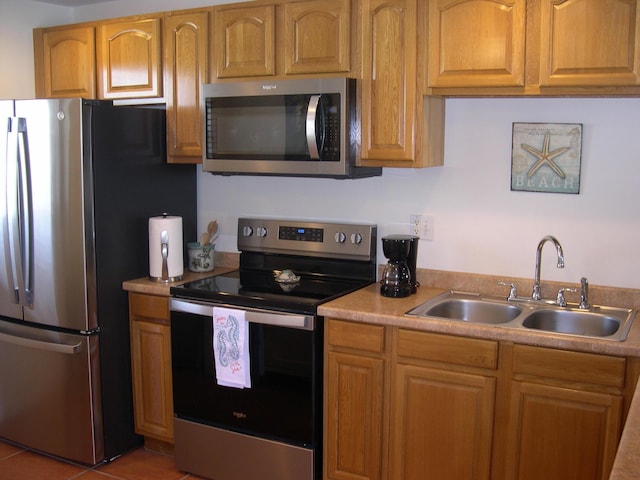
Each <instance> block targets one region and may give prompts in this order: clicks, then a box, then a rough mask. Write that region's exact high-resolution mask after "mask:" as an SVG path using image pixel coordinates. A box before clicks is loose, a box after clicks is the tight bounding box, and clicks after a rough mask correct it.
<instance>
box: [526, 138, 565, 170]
mask: <svg viewBox="0 0 640 480" xmlns="http://www.w3.org/2000/svg"><path fill="white" fill-rule="evenodd" d="M549 138H550V137H549V132H547V133H545V135H544V142H543V145H542V151H538V150H536V149H535V148H533V147H532V146H530V145H525V144H524V143H523V144H522V148H523V149H524V150H526V151H527V152H529V153H530V154H531V155H533V156H534V157H536V158H537V159H538V161H537V162H536V163H534V164H533V166H532V167H531V168H530V169H529V171H528V172H527V177H531V176H532V175H533V174H534V173H536V171H537V170H538V169H539V168H540V167H542V166H543V165H548V166H549V167H550V168H551V170H553V171H554V172H556V174H557V175H558V176H559V177H560V178H566V175H565V173H564V172H563V171H562V169H561V168H560V167H559V166H558V165H557V164H556V163H555V162H554V161H553V159H554V158H556V157H559V156H560V155H562V154H563V153H564V152H566V151H568V150H570V149H571V148H570V147H562V148H557V149H555V150H553V151H552V152H550V151H549Z"/></svg>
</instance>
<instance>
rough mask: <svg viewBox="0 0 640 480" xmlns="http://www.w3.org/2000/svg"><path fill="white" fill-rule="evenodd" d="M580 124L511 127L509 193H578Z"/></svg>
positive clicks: (528, 124)
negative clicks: (510, 191) (511, 191)
mask: <svg viewBox="0 0 640 480" xmlns="http://www.w3.org/2000/svg"><path fill="white" fill-rule="evenodd" d="M581 149H582V124H579V123H514V124H513V140H512V152H511V190H513V191H525V192H547V193H579V192H580V164H581V154H582V152H581Z"/></svg>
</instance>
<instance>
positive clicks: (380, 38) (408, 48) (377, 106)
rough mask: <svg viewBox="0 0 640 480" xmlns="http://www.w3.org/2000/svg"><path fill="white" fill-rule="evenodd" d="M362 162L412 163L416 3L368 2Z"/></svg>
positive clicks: (396, 0) (402, 0)
mask: <svg viewBox="0 0 640 480" xmlns="http://www.w3.org/2000/svg"><path fill="white" fill-rule="evenodd" d="M363 12H364V15H365V18H364V21H363V42H362V43H363V48H362V51H363V62H362V63H363V67H364V71H363V76H362V124H363V125H362V127H363V128H362V158H363V159H376V160H387V161H388V160H395V161H399V162H402V161H405V162H406V161H408V162H411V161H413V160H414V151H413V146H414V145H415V141H416V139H415V136H414V134H415V133H416V131H415V129H414V124H415V121H416V110H415V108H414V107H415V105H416V102H417V101H418V100H419V99H420V96H419V95H417V92H416V84H415V79H416V59H417V56H416V40H417V38H416V35H417V32H416V18H417V17H416V15H417V0H364V1H363Z"/></svg>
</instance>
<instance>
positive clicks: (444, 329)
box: [318, 284, 640, 357]
mask: <svg viewBox="0 0 640 480" xmlns="http://www.w3.org/2000/svg"><path fill="white" fill-rule="evenodd" d="M443 291H444V290H443V289H438V288H430V287H420V288H419V289H418V292H417V293H416V294H415V295H411V296H410V297H405V298H388V297H383V296H382V295H380V293H379V292H380V289H379V286H378V285H377V284H373V285H369V286H368V287H366V288H363V289H361V290H358V291H357V292H354V293H351V294H349V295H345V296H344V297H340V298H338V299H336V300H333V301H331V302H328V303H325V304H323V305H320V307H319V309H318V313H319V314H320V315H322V316H325V317H333V318H340V319H343V320H352V321H355V322H364V323H373V324H379V325H388V326H396V327H404V328H411V329H414V330H424V331H429V332H439V333H446V334H450V335H462V336H466V337H476V338H485V339H492V340H503V341H510V342H517V343H523V344H528V345H537V346H543V347H551V348H563V349H567V350H576V351H583V352H592V353H604V354H609V355H623V356H624V355H628V356H638V357H640V321H636V322H634V324H633V326H632V327H631V331H630V332H629V336H628V337H627V340H626V341H624V342H614V341H611V340H601V339H592V338H583V337H575V336H571V335H562V334H554V333H543V332H539V331H535V330H528V329H513V328H503V327H498V326H494V325H480V324H471V323H467V322H460V321H456V320H444V319H436V318H417V317H409V316H406V315H405V312H407V311H408V310H411V309H412V308H413V307H416V306H418V305H420V304H421V303H423V302H425V301H427V300H429V299H431V298H433V297H434V296H436V295H438V294H439V293H442V292H443Z"/></svg>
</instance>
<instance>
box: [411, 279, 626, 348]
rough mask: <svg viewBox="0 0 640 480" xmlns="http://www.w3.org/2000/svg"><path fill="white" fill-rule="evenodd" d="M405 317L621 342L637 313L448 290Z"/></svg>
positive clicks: (614, 308)
mask: <svg viewBox="0 0 640 480" xmlns="http://www.w3.org/2000/svg"><path fill="white" fill-rule="evenodd" d="M406 314H407V315H409V316H415V317H425V318H434V317H435V318H444V319H447V320H453V321H460V322H467V323H473V324H482V325H492V326H496V327H503V328H512V329H528V330H536V331H541V332H547V333H554V334H563V335H573V336H579V337H591V338H599V339H603V340H613V341H619V342H621V341H624V340H626V338H627V335H628V334H629V330H630V329H631V325H632V323H633V320H634V318H635V314H636V311H635V310H633V309H628V308H617V307H606V306H597V305H593V306H591V307H589V308H588V309H580V308H578V306H577V305H576V306H571V305H568V306H566V307H560V306H558V305H556V304H553V303H549V302H544V301H532V300H529V299H526V298H522V299H520V298H518V299H515V300H505V299H504V298H498V297H492V296H483V295H479V294H475V293H466V292H457V291H453V290H451V291H447V292H444V293H442V294H440V295H438V296H437V297H435V298H433V299H431V300H429V301H427V302H425V303H423V304H421V305H419V306H417V307H415V308H413V309H412V310H409V311H408V312H407V313H406Z"/></svg>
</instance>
